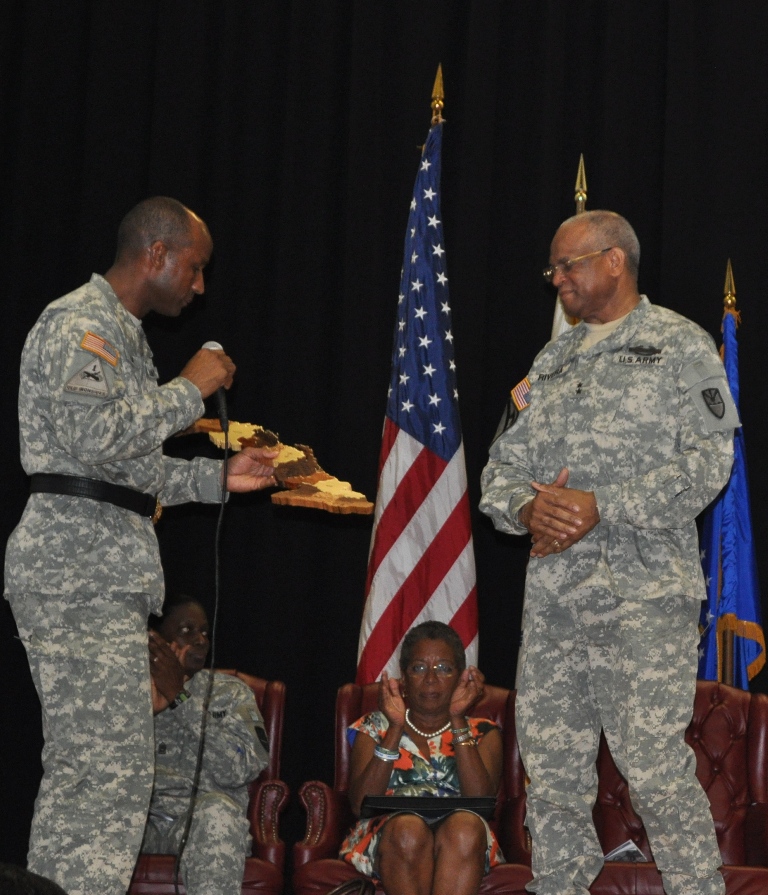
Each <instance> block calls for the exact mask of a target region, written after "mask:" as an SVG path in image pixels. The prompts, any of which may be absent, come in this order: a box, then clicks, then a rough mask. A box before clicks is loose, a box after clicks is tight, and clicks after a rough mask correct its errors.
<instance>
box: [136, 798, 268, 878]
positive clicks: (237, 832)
mask: <svg viewBox="0 0 768 895" xmlns="http://www.w3.org/2000/svg"><path fill="white" fill-rule="evenodd" d="M180 801H181V800H180V799H178V798H177V799H173V800H170V802H169V805H168V810H169V816H168V818H167V819H166V818H163V817H162V816H161V812H162V811H163V808H164V805H163V803H162V801H160V802H159V803H154V804H153V809H152V812H151V813H150V816H149V819H148V821H147V829H146V832H145V833H144V842H143V843H142V845H141V850H142V852H148V853H149V854H171V855H175V854H177V853H178V850H179V843H180V842H181V837H182V834H183V831H184V825H185V822H186V813H185V814H184V815H182V816H181V817H179V818H178V819H177V820H173V819H172V816H173V814H176V813H177V812H178V806H179V802H180ZM250 839H251V837H250V834H249V831H248V821H247V819H246V818H245V816H244V815H243V809H242V807H241V806H240V805H238V804H237V802H236V801H235V800H234V799H231V798H230V797H229V796H228V795H226V794H225V793H217V792H209V793H205V794H204V795H202V796H199V797H198V798H197V801H196V802H195V810H194V813H193V815H192V825H191V827H190V831H189V839H188V840H187V844H186V846H185V848H184V854H183V855H182V858H181V876H182V879H183V880H184V886H185V887H186V890H187V895H240V891H241V887H242V882H243V871H244V869H245V856H246V854H247V852H248V850H249V847H250Z"/></svg>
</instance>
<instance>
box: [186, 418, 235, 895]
mask: <svg viewBox="0 0 768 895" xmlns="http://www.w3.org/2000/svg"><path fill="white" fill-rule="evenodd" d="M221 423H222V430H223V431H224V459H223V460H222V463H221V470H222V472H221V501H220V503H219V515H218V519H217V521H216V534H215V536H214V560H213V566H214V584H213V618H212V620H211V628H210V632H209V638H208V639H209V643H210V651H209V653H208V655H209V659H210V669H209V671H208V683H207V685H206V688H205V694H204V696H203V706H202V717H201V719H200V739H199V742H198V746H197V759H196V761H195V774H194V777H193V779H192V790H191V792H190V796H189V808H188V809H187V819H186V822H185V823H184V830H183V832H182V834H181V839H180V841H179V847H178V849H177V851H176V860H175V862H174V865H173V887H174V892H175V893H176V895H180V892H179V872H180V870H181V859H182V857H183V855H184V849H185V848H186V847H187V840H188V839H189V833H190V830H191V829H192V820H193V817H194V813H195V802H196V801H197V793H198V790H199V788H200V776H201V774H202V770H203V752H204V751H205V732H206V727H207V725H208V708H209V706H210V703H211V694H212V693H213V679H214V674H215V672H214V669H215V668H216V626H217V624H218V618H219V598H220V594H221V534H222V531H223V528H224V508H225V506H226V504H227V495H228V493H229V492H228V490H227V475H228V473H229V421H228V420H227V418H226V416H224V418H223V419H222V420H221ZM198 674H202V671H199V672H198Z"/></svg>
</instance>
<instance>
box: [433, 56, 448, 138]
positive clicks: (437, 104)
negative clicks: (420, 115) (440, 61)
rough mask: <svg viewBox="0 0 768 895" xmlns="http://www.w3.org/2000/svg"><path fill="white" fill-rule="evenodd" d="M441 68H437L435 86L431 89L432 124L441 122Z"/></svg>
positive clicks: (442, 94) (440, 66) (443, 96)
mask: <svg viewBox="0 0 768 895" xmlns="http://www.w3.org/2000/svg"><path fill="white" fill-rule="evenodd" d="M444 99H445V94H444V93H443V66H442V65H438V66H437V75H436V77H435V86H434V87H433V88H432V124H441V123H442V122H443V120H444V119H443V115H442V112H443V105H444V103H443V100H444Z"/></svg>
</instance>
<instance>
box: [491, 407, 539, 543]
mask: <svg viewBox="0 0 768 895" xmlns="http://www.w3.org/2000/svg"><path fill="white" fill-rule="evenodd" d="M528 417H529V414H528V410H527V409H525V410H522V411H520V412H519V413H518V414H517V416H516V417H515V418H514V420H513V421H512V424H511V425H510V426H509V427H508V428H507V429H506V430H504V431H503V432H502V433H501V434H500V435H499V436H498V437H497V438H496V440H495V441H494V442H493V444H492V445H491V449H490V457H489V460H488V463H487V464H486V467H485V469H484V470H483V473H482V476H481V478H480V485H481V488H482V496H481V498H480V511H481V512H483V513H485V514H486V515H487V516H490V518H491V519H492V520H493V524H494V527H495V528H497V529H498V530H499V531H503V532H506V533H508V534H515V535H524V534H527V533H528V529H527V528H525V526H523V525H521V524H520V523H519V522H518V521H517V514H518V512H519V511H520V509H521V508H522V507H523V506H524V505H525V504H526V503H528V501H529V500H531V498H532V497H533V496H534V494H535V493H536V492H535V491H534V490H533V489H532V488H531V482H532V481H533V479H534V475H533V471H532V470H531V468H530V465H529V461H528V448H527V442H528V431H529V428H530V427H529V424H528Z"/></svg>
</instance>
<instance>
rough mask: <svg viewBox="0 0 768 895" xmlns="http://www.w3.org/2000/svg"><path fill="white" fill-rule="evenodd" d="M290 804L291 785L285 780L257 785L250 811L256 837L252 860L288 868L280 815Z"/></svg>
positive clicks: (252, 829)
mask: <svg viewBox="0 0 768 895" xmlns="http://www.w3.org/2000/svg"><path fill="white" fill-rule="evenodd" d="M287 803H288V786H287V784H285V783H284V782H283V781H282V780H265V781H264V782H262V783H258V784H257V785H256V790H255V792H254V794H253V798H252V799H251V804H250V806H249V811H248V820H249V821H250V825H251V836H252V837H253V849H252V854H253V857H256V858H262V859H263V860H265V861H269V862H270V863H271V864H274V865H275V866H276V867H279V868H280V869H281V870H282V869H283V867H284V866H285V843H284V842H283V841H282V839H281V838H280V815H281V813H282V811H283V809H284V808H285V806H286V804H287Z"/></svg>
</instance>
